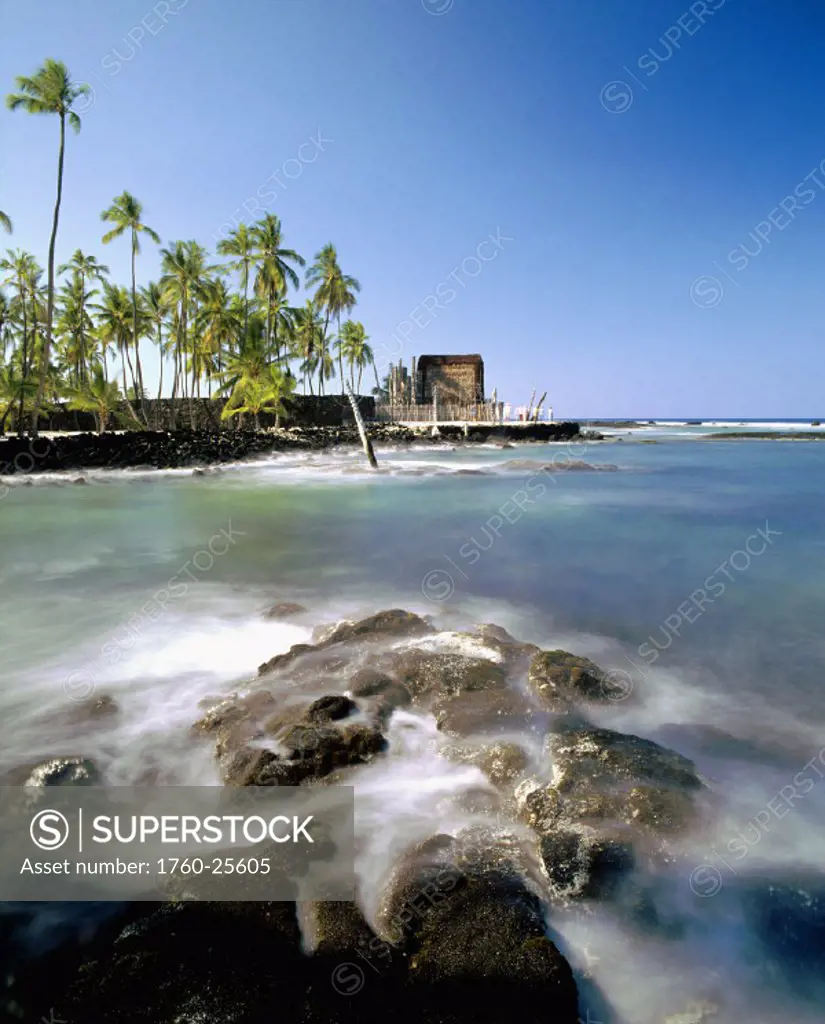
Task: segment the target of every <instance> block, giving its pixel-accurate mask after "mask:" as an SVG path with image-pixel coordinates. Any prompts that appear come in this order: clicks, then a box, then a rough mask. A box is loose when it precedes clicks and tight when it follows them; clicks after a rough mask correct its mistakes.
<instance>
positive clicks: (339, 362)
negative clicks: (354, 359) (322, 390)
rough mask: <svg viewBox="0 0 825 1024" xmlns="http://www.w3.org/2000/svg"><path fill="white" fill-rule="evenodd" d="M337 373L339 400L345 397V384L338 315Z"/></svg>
mask: <svg viewBox="0 0 825 1024" xmlns="http://www.w3.org/2000/svg"><path fill="white" fill-rule="evenodd" d="M338 372H339V373H340V374H341V398H346V396H347V382H346V380H345V379H344V353H343V350H342V349H341V314H340V313H339V314H338Z"/></svg>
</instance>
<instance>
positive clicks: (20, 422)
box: [17, 286, 29, 437]
mask: <svg viewBox="0 0 825 1024" xmlns="http://www.w3.org/2000/svg"><path fill="white" fill-rule="evenodd" d="M20 301H21V303H22V306H23V361H22V363H21V366H20V403H19V405H18V409H17V433H18V435H19V436H20V437H22V436H23V395H24V388H23V385H24V383H25V381H26V359H27V354H28V353H27V349H28V337H29V325H28V322H27V319H26V291H25V288H23V287H22V286H21V289H20Z"/></svg>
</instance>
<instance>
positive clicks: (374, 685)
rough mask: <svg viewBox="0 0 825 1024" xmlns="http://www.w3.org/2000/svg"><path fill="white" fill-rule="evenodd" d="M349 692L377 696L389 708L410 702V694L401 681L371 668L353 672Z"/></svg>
mask: <svg viewBox="0 0 825 1024" xmlns="http://www.w3.org/2000/svg"><path fill="white" fill-rule="evenodd" d="M350 692H351V693H352V695H353V697H366V698H370V697H379V698H380V699H381V701H382V703H384V704H385V705H387V706H388V707H391V708H404V707H407V706H408V705H410V704H411V703H412V694H411V693H410V691H409V690H408V689H407V687H406V686H404V684H403V683H399V682H397V681H396V680H395V679H390V677H389V676H388V675H386V674H385V673H383V672H378V671H376V670H375V669H371V668H362V669H359V671H358V672H356V673H355V675H354V676H353V677H352V680H351V681H350Z"/></svg>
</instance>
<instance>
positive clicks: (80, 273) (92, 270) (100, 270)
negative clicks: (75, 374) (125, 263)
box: [57, 249, 109, 383]
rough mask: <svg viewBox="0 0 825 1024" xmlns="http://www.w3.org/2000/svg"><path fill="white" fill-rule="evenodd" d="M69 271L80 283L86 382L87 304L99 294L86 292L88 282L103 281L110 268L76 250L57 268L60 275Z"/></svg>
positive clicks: (82, 361)
mask: <svg viewBox="0 0 825 1024" xmlns="http://www.w3.org/2000/svg"><path fill="white" fill-rule="evenodd" d="M67 271H71V272H72V273H73V274H74V276H75V279H76V280H77V281H78V282H79V285H78V290H77V292H76V295H77V296H78V299H79V302H80V306H79V308H78V311H77V312H78V317H79V330H80V333H79V337H78V342H79V350H80V379H81V380H85V378H86V376H87V366H86V356H87V353H86V339H85V326H86V316H85V303H86V301H87V300H88V299H90V298H91V297H92V296H93V295H96V294H97V289H96V288H94V289H92V290H91V291H90V292H88V293H87V292H86V281H87V280H88V281H102V280H103V278H104V277H105V275H106V274H108V273H109V268H108V267H107V266H106V265H105V264H103V263H98V261H97V258H96V257H95V256H86V254H85V253H83V252H81V250H80V249H75V251H74V253H73V254H72V258H71V259H70V260H69V262H68V263H63V264H61V265H60V266H59V267H58V268H57V273H58V274H65V273H66V272H67ZM78 383H80V381H78Z"/></svg>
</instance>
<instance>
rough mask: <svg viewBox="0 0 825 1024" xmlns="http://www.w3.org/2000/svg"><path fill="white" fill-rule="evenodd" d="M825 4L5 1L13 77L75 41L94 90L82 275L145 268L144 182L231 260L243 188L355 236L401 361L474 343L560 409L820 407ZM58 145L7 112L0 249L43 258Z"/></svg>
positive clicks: (366, 297)
mask: <svg viewBox="0 0 825 1024" xmlns="http://www.w3.org/2000/svg"><path fill="white" fill-rule="evenodd" d="M819 8H820V5H819V3H818V2H817V0H799V2H797V3H794V4H793V5H790V4H784V5H780V4H777V3H773V2H769V0H747V3H746V2H745V0H725V2H723V0H705V2H701V0H700V2H698V3H691V2H687V0H678V2H672V0H657V3H655V4H652V3H649V2H646V0H631V2H628V3H623V4H618V3H615V2H614V0H552V2H548V0H516V2H513V3H505V2H503V0H239V2H238V3H225V2H223V0H188V2H187V0H165V2H164V0H160V2H157V0H118V3H116V4H101V3H99V2H97V0H95V2H91V0H73V2H72V3H71V4H67V3H65V2H63V0H38V2H37V3H28V4H19V3H12V2H10V0H2V5H0V10H1V11H2V21H3V25H4V29H3V34H2V38H1V39H0V68H2V76H0V77H2V89H3V92H4V93H6V92H8V91H9V90H10V89H11V88H12V87H13V77H14V75H15V74H28V73H32V72H33V71H34V70H35V69H36V68H37V67H38V66H39V65H40V64H41V63H42V61H43V59H44V58H45V57H48V56H52V57H55V58H58V59H60V60H63V61H65V63H66V64H67V65H68V66H69V68H70V70H71V72H72V74H73V76H74V77H75V78H76V79H78V80H81V81H83V80H85V81H88V82H89V83H90V85H91V86H92V87H93V89H94V95H93V97H92V98H91V100H90V101H89V102H88V103H87V104H86V105H87V106H88V109H87V110H85V111H84V113H83V129H82V131H81V133H80V135H79V136H77V137H74V136H72V137H70V138H69V141H68V151H67V157H66V177H65V194H64V206H63V212H62V219H61V226H60V235H59V238H58V260H60V261H63V260H65V259H66V258H68V256H69V255H70V254H71V252H72V251H73V250H74V249H75V248H77V247H80V248H82V249H83V250H84V251H87V252H93V253H95V254H96V255H97V256H98V258H100V259H102V260H104V262H106V263H108V264H109V266H110V267H111V269H112V271H113V275H114V276H115V277H116V278H118V279H120V280H122V281H123V282H124V283H126V282H127V281H128V245H127V243H126V242H124V241H117V242H114V243H112V244H110V245H109V246H103V245H102V244H101V243H100V238H101V235H102V233H103V232H102V230H101V224H100V220H99V215H100V211H101V210H102V209H103V208H104V207H105V206H106V205H108V203H109V202H110V200H111V199H112V197H114V196H115V195H116V194H118V193H119V192H121V191H122V190H123V189H128V190H129V191H131V192H133V193H134V194H135V195H136V196H137V197H138V198H139V199H140V200H141V201H142V202H143V204H144V208H145V218H146V221H147V223H148V224H150V225H151V226H152V227H154V228H155V230H157V231H158V232H159V233H160V235H161V237H162V238H163V240H164V243H167V242H169V241H171V240H173V239H177V238H183V239H187V238H195V239H197V240H198V241H200V242H201V243H202V244H204V245H207V246H208V247H210V248H214V244H215V237H216V236H217V237H220V232H221V230H222V229H225V227H226V226H228V225H230V224H231V223H232V222H233V220H235V221H237V220H239V219H241V218H245V217H246V213H245V211H244V204H245V203H246V204H247V209H248V210H249V211H250V214H251V215H250V217H249V219H250V220H251V219H254V217H255V215H256V212H257V215H260V213H261V212H263V210H264V209H266V210H271V211H273V212H275V213H277V214H278V216H279V217H280V218H281V220H282V222H283V227H284V235H285V240H286V243H287V244H288V245H290V246H292V247H294V248H296V249H297V250H298V251H299V252H301V253H302V254H303V255H304V256H306V257H307V258H310V257H311V256H312V255H313V254H314V253H315V252H316V251H317V250H318V249H319V248H320V247H321V246H322V245H323V244H324V243H325V242H327V241H333V242H334V243H335V245H336V246H337V247H338V250H339V254H340V258H341V263H342V265H343V268H344V270H345V271H346V272H347V273H350V274H353V275H355V276H356V277H358V278H359V279H360V281H361V283H362V287H363V290H362V294H361V301H360V303H359V305H358V307H357V308H356V311H355V314H354V315H355V316H356V318H357V319H360V320H362V321H363V322H364V324H365V326H366V328H367V333H368V334H369V335H370V337H371V339H372V343H373V345H374V347H375V349H376V351H377V353H378V355H379V358H380V359H382V361H386V360H387V358H389V357H390V355H396V354H397V353H399V351H400V354H401V355H402V356H403V358H404V359H405V361H409V358H410V356H412V355H420V354H422V353H425V352H429V353H439V352H480V353H482V355H483V356H484V359H485V364H486V379H487V385H488V391H489V390H492V388H493V387H497V389H498V392H499V396H500V397H504V398H506V399H508V400H509V401H511V402H513V403H520V402H526V401H527V399H528V398H529V395H530V391H531V390H532V388H534V387H535V388H537V389H538V391H539V393H540V392H542V391H544V390H547V391H548V392H549V401H550V402H552V404H553V406H554V408H555V411H556V415H557V416H559V415H562V416H580V417H585V416H588V417H599V416H602V417H610V416H650V417H669V416H690V417H693V416H697V417H701V416H705V417H711V416H719V417H723V416H729V417H745V416H754V417H790V416H820V415H821V414H823V413H825V409H823V405H825V399H823V391H822V381H823V379H824V378H825V354H824V353H825V345H823V315H824V314H825V289H823V279H825V62H823V61H822V41H823V36H824V35H825V13H823V12H822V11H821V10H820V9H819ZM319 133H320V134H319ZM56 150H57V124H56V122H53V121H52V120H51V119H47V118H33V117H29V116H27V115H24V114H22V113H15V114H11V113H10V112H8V111H6V110H3V111H2V113H0V209H3V210H5V211H6V212H7V213H8V214H9V215H10V216H11V217H12V219H13V221H14V224H15V232H14V235H13V236H12V237H11V238H8V237H7V236H5V237H3V238H2V239H0V245H12V246H15V247H16V246H20V247H23V248H26V249H29V250H31V251H33V252H34V253H35V254H36V255H37V256H38V258H39V259H40V260H41V261H45V256H46V248H47V244H48V235H49V226H50V217H51V206H52V202H53V193H54V175H55V164H56ZM820 166H821V167H822V168H823V169H820ZM794 200H795V201H794ZM783 203H784V206H783V205H782V204H783ZM256 204H258V205H257V206H256ZM491 235H492V236H493V237H499V238H500V239H501V240H500V241H499V242H498V244H497V246H496V245H492V244H490V243H488V244H487V245H486V246H484V247H482V248H481V250H480V253H481V254H482V255H483V257H484V258H483V259H479V258H478V254H479V246H481V245H482V243H484V241H485V239H489V238H490V236H491ZM505 239H506V241H505ZM743 247H744V248H743ZM158 271H159V259H158V256H157V250H156V248H155V247H154V246H152V245H149V246H147V247H146V248H145V250H144V254H143V255H142V256H141V258H140V262H139V267H138V273H139V277H140V280H141V281H146V280H148V279H150V278H156V277H157V275H158ZM439 289H440V290H439ZM429 297H432V298H429ZM300 301H302V296H300V295H299V296H296V304H298V303H300ZM435 303H437V305H435ZM148 348H149V346H148V345H147V354H146V362H147V366H148V368H149V377H150V380H154V379H156V375H157V363H156V359H155V357H154V355H150V354H149V352H148ZM396 358H397V355H396Z"/></svg>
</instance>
